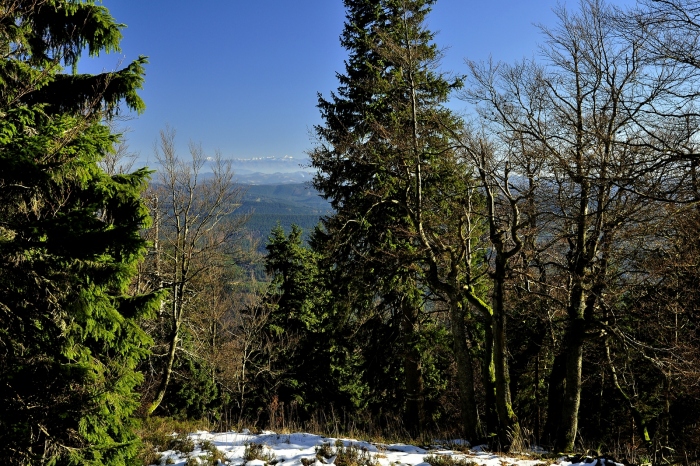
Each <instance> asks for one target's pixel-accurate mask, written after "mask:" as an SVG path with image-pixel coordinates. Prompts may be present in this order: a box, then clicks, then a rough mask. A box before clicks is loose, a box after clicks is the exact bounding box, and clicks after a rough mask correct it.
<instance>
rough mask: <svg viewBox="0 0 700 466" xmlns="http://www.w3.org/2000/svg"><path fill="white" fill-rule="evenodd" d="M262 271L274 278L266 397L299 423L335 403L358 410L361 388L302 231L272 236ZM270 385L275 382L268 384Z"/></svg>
mask: <svg viewBox="0 0 700 466" xmlns="http://www.w3.org/2000/svg"><path fill="white" fill-rule="evenodd" d="M267 250H268V256H267V257H266V259H265V264H266V269H267V272H268V274H270V276H271V277H272V292H271V294H270V295H269V296H268V298H267V299H266V305H268V306H271V310H270V317H269V320H268V324H267V330H266V333H267V335H268V338H270V340H271V341H272V344H273V346H274V347H275V348H277V351H276V364H275V366H276V368H277V370H278V371H280V373H279V375H278V377H279V379H278V380H277V381H275V383H274V384H277V385H278V386H277V387H276V388H275V389H274V393H270V397H272V396H275V397H277V400H278V401H279V402H281V403H284V404H286V405H287V406H290V405H291V406H294V407H295V408H296V409H297V410H298V412H299V414H300V416H301V417H302V419H308V417H309V416H310V415H311V414H312V413H313V412H314V411H315V410H316V409H320V408H325V407H327V406H329V405H330V404H333V405H335V406H337V407H339V408H341V407H353V408H357V407H358V404H359V403H360V402H361V399H362V397H361V394H362V392H363V388H362V386H361V383H360V382H359V380H358V374H359V372H358V370H357V368H355V367H354V364H355V359H356V355H354V354H353V352H352V350H351V349H350V348H348V347H347V346H346V342H345V340H344V335H343V332H344V330H343V328H344V326H343V322H339V321H338V320H337V316H336V315H335V309H334V305H333V304H332V303H331V300H330V298H331V295H330V293H329V291H328V290H329V287H328V283H327V281H326V280H327V278H328V275H327V273H324V272H322V270H321V269H320V268H319V255H318V253H315V252H313V251H312V250H311V249H309V248H308V247H304V246H303V245H302V231H301V229H300V228H299V227H297V226H296V225H293V226H292V231H291V232H290V233H289V235H285V233H284V230H283V229H282V227H280V226H278V227H277V228H275V229H274V230H273V231H272V234H271V236H270V240H269V243H268V246H267ZM269 384H270V386H273V385H274V384H273V381H270V382H269Z"/></svg>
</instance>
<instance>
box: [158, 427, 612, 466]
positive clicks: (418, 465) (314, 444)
mask: <svg viewBox="0 0 700 466" xmlns="http://www.w3.org/2000/svg"><path fill="white" fill-rule="evenodd" d="M190 438H191V439H192V440H193V441H194V443H195V445H196V448H195V450H194V451H192V452H191V453H188V454H183V453H180V452H178V451H173V450H168V451H165V452H163V453H162V456H161V459H160V464H162V465H164V464H172V465H175V466H185V465H187V466H190V465H193V464H199V463H198V461H197V460H196V459H194V458H201V459H202V464H204V461H203V460H204V458H205V455H206V454H207V452H206V451H203V450H202V449H201V448H200V447H201V445H202V442H207V441H208V442H211V443H213V444H214V445H215V446H216V448H217V449H218V450H219V451H220V452H222V453H223V456H224V457H225V460H224V463H223V464H230V465H233V466H243V465H245V466H266V465H272V464H273V463H275V461H274V460H276V463H275V464H276V466H306V465H309V466H325V465H326V464H328V463H332V462H333V460H334V459H335V458H330V459H326V458H324V459H323V461H319V460H318V459H317V458H316V452H317V451H318V449H319V448H320V447H322V445H324V444H329V445H330V446H331V447H332V448H333V449H334V450H335V449H336V448H335V445H336V442H337V441H338V440H340V441H342V443H343V445H344V446H345V447H349V446H354V447H355V448H357V449H359V450H360V451H361V452H365V454H369V455H370V456H371V457H372V459H374V460H376V461H377V462H378V463H379V465H381V466H430V465H429V464H428V463H426V462H425V459H426V457H428V456H431V455H435V456H437V455H443V456H447V457H452V458H453V459H454V460H458V461H459V460H466V462H474V463H476V464H477V465H479V466H512V465H514V466H535V465H551V464H557V465H559V466H623V465H622V464H620V463H614V462H612V461H610V460H607V462H606V460H604V459H599V460H595V459H590V458H588V459H586V460H583V462H581V463H572V462H570V461H567V460H566V458H560V459H559V460H543V459H536V458H537V455H532V456H533V459H523V458H527V455H519V458H513V457H508V456H504V455H496V454H494V453H491V452H489V451H488V450H487V449H486V448H485V446H483V445H479V446H475V447H470V448H469V449H467V448H466V447H469V443H468V442H466V441H464V440H453V441H449V442H438V441H436V442H435V443H436V444H435V445H432V446H431V447H429V449H424V448H420V447H417V446H414V445H406V444H401V443H397V444H381V443H370V442H364V441H358V440H352V439H346V438H341V439H337V438H332V437H323V436H320V435H313V434H305V433H295V434H277V433H274V432H270V431H263V432H262V433H261V434H257V435H256V434H251V433H250V432H249V431H248V430H247V429H244V430H243V431H241V432H225V433H210V432H204V431H199V432H196V433H193V434H190ZM254 444H257V445H264V447H263V454H265V455H267V456H266V457H267V458H268V461H264V460H252V461H248V462H246V461H245V460H244V454H245V451H246V446H247V445H254ZM450 446H454V447H456V446H459V450H452V449H450ZM270 458H274V460H270ZM302 460H304V461H303V462H302ZM188 461H189V462H188ZM207 464H210V463H207ZM219 464H222V463H219Z"/></svg>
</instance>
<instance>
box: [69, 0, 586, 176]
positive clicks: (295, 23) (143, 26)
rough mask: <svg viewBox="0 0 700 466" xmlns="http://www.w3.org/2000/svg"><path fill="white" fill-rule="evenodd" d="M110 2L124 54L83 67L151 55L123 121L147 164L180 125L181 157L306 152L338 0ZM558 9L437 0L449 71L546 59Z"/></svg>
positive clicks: (336, 24)
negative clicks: (140, 109)
mask: <svg viewBox="0 0 700 466" xmlns="http://www.w3.org/2000/svg"><path fill="white" fill-rule="evenodd" d="M103 4H104V5H105V6H106V7H107V8H108V9H109V10H110V12H111V13H112V15H113V16H114V18H115V19H116V20H117V21H118V22H120V23H124V24H126V25H127V27H126V28H125V29H124V30H123V35H124V38H123V41H122V53H120V54H109V55H105V56H102V57H100V58H99V59H96V60H95V59H91V60H88V59H84V60H83V61H82V62H81V64H80V67H79V70H80V71H81V72H99V71H101V70H111V69H115V68H120V67H122V66H124V64H126V63H128V62H130V61H131V60H133V59H134V58H136V57H138V56H139V55H146V56H148V57H149V64H148V65H147V68H146V82H145V87H144V90H143V91H142V92H141V96H142V97H143V99H144V100H145V102H146V112H145V113H144V114H142V115H141V116H139V117H137V118H135V119H133V120H130V121H128V122H126V123H125V125H127V126H129V127H130V128H131V132H130V133H129V134H128V141H129V145H130V148H131V149H132V150H133V151H135V152H138V153H139V154H140V161H141V163H143V164H149V165H153V155H152V153H153V144H154V142H155V140H156V138H157V136H158V132H159V130H160V129H161V128H163V127H164V126H165V125H166V124H169V125H170V126H171V127H173V128H175V129H176V131H177V142H178V146H179V147H181V148H182V149H181V151H182V155H185V154H186V148H187V143H188V141H190V140H191V141H194V142H197V143H201V144H202V146H203V148H204V149H205V151H207V152H213V151H214V150H216V149H218V150H220V151H221V152H222V153H223V155H224V156H225V157H226V158H241V159H247V158H252V157H279V158H282V157H284V156H285V155H287V156H288V157H292V158H293V160H299V161H300V162H301V161H302V160H303V159H304V158H305V154H304V153H305V151H307V150H308V149H310V148H311V147H312V144H313V143H312V141H311V139H310V132H311V129H312V127H313V125H315V124H318V123H320V122H321V119H320V116H319V113H318V110H317V109H316V102H317V97H316V94H317V92H320V93H322V94H323V95H325V96H328V95H329V93H330V92H331V91H332V90H334V89H335V88H336V87H337V82H336V78H335V73H336V71H343V60H344V58H345V57H346V55H347V54H346V51H345V50H343V49H342V48H341V47H340V45H339V41H338V37H339V35H340V33H341V31H342V27H343V22H344V19H345V12H344V8H343V3H342V1H341V0H254V1H245V0H209V1H204V2H194V1H185V0H167V1H166V0H146V1H144V0H120V1H116V0H104V1H103ZM568 5H569V6H570V7H571V8H574V9H575V7H576V5H577V3H576V2H569V3H568ZM555 6H556V0H438V2H437V4H436V5H435V7H434V9H433V12H432V13H431V15H430V16H429V18H428V26H429V28H430V29H431V30H433V31H438V34H437V36H436V43H437V44H438V46H439V47H442V48H446V50H445V57H444V59H443V62H442V69H443V70H444V71H450V72H454V73H457V74H463V73H465V72H466V66H465V65H464V59H465V58H470V59H475V60H487V59H488V58H489V56H492V57H493V58H494V60H501V61H506V62H512V61H515V60H519V59H521V58H523V57H533V56H537V55H538V51H537V44H538V43H540V42H541V41H542V36H541V34H540V32H539V30H538V29H537V27H536V26H534V23H542V24H545V25H554V24H555V17H554V14H553V13H552V8H553V7H555ZM461 106H462V104H461V103H459V102H455V103H454V104H453V105H452V107H453V108H456V109H459V108H460V107H461Z"/></svg>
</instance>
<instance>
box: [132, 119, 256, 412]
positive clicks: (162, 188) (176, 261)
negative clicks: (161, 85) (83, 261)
mask: <svg viewBox="0 0 700 466" xmlns="http://www.w3.org/2000/svg"><path fill="white" fill-rule="evenodd" d="M189 152H190V160H188V161H186V160H182V159H181V158H180V157H179V156H178V155H177V151H176V146H175V131H174V130H173V129H172V128H169V127H166V128H165V129H164V130H162V131H161V133H160V140H159V141H158V144H157V145H156V147H155V156H156V160H157V161H158V163H159V165H160V167H159V170H158V172H157V174H156V177H155V182H154V183H153V184H152V186H151V188H150V190H149V191H148V193H147V194H146V196H147V201H148V202H149V203H150V207H151V209H152V216H153V218H154V226H153V229H152V234H153V241H154V251H153V254H152V260H151V265H150V269H149V270H148V280H149V281H150V284H151V287H153V288H156V289H163V290H167V297H166V298H165V299H164V301H163V306H162V309H161V311H162V312H161V313H160V317H161V319H163V320H164V324H165V326H166V328H167V336H166V341H167V345H168V350H167V353H166V363H165V365H164V367H165V369H164V372H163V374H162V377H161V380H160V383H159V385H158V388H157V391H156V393H155V396H154V399H153V401H152V402H151V403H150V405H149V407H148V408H147V412H148V413H149V414H150V413H152V412H153V411H154V410H155V409H157V408H158V406H159V405H160V403H161V402H162V400H163V397H164V396H165V393H166V390H167V387H168V383H169V381H170V378H171V375H172V371H173V364H174V362H175V358H176V354H177V352H178V349H179V344H180V337H181V332H182V329H183V325H184V324H185V321H186V320H187V319H188V317H189V316H190V314H191V313H193V312H196V311H197V301H198V300H199V301H200V302H201V301H202V300H203V299H204V298H203V297H202V296H201V294H202V292H203V282H206V281H205V280H204V281H203V280H202V279H203V278H204V276H205V275H206V274H210V273H214V272H213V271H214V270H216V269H219V268H222V267H224V262H225V260H226V259H227V258H230V257H231V255H230V254H231V252H232V251H233V247H234V245H235V241H234V240H235V238H236V234H237V233H238V232H239V231H240V229H241V227H242V224H243V222H245V217H244V216H235V215H233V214H234V211H235V210H236V209H237V208H238V207H239V206H240V200H241V196H242V190H241V188H240V187H238V186H236V185H234V183H233V172H232V170H231V165H230V163H229V162H226V161H224V160H223V158H222V156H221V154H220V153H218V152H217V153H216V154H215V156H214V157H208V156H207V155H206V154H205V153H204V151H203V149H202V147H201V145H197V144H194V143H190V145H189ZM207 169H210V170H211V172H208V171H205V170H207ZM210 298H212V297H210ZM214 299H215V298H214ZM217 305H223V303H217ZM212 335H213V337H214V338H215V334H212Z"/></svg>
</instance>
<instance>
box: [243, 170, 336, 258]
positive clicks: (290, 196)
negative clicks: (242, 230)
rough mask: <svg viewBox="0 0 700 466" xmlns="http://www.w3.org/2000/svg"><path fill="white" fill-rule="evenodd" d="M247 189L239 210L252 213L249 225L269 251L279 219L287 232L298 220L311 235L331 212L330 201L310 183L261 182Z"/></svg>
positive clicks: (260, 247)
mask: <svg viewBox="0 0 700 466" xmlns="http://www.w3.org/2000/svg"><path fill="white" fill-rule="evenodd" d="M244 189H246V193H245V195H244V196H243V204H242V206H241V207H240V209H239V210H238V212H239V213H251V217H250V219H249V220H248V223H247V224H246V229H247V230H248V231H250V232H251V233H253V235H255V236H256V237H258V238H259V239H260V243H259V248H258V249H259V250H260V251H261V252H264V251H265V244H266V243H267V239H268V237H269V235H270V231H272V229H273V228H274V227H275V226H276V225H277V223H279V224H280V225H282V227H283V228H284V229H285V231H287V232H288V231H289V230H290V229H291V226H292V224H297V225H299V226H300V227H301V228H302V229H303V230H304V233H305V234H307V235H308V233H309V232H311V231H312V230H313V228H314V227H315V226H316V225H317V224H318V222H319V220H320V218H321V216H323V215H327V214H328V213H330V212H331V207H330V204H329V203H328V202H327V201H325V200H324V199H323V198H322V197H321V196H320V195H319V194H318V192H317V191H316V190H315V189H313V188H312V187H311V186H310V185H309V184H305V183H293V184H291V183H290V184H260V185H248V186H244Z"/></svg>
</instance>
